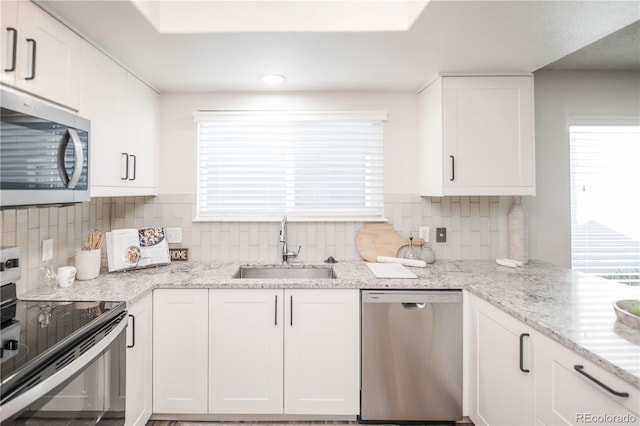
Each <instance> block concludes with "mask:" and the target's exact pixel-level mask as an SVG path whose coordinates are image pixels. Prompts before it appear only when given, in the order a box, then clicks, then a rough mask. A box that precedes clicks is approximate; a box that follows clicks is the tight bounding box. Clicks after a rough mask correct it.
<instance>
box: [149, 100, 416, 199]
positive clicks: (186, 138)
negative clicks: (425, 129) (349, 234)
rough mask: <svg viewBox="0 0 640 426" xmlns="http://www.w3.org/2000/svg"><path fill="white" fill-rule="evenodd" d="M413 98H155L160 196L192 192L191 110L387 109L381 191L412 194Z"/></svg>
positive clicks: (193, 130)
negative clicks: (158, 122)
mask: <svg viewBox="0 0 640 426" xmlns="http://www.w3.org/2000/svg"><path fill="white" fill-rule="evenodd" d="M417 105H418V97H417V95H416V94H415V93H414V92H337V93H332V92H321V93H320V92H316V93H309V92H290V93H280V92H278V93H276V92H256V93H223V92H217V93H176V94H172V93H168V94H162V95H161V96H160V166H161V168H160V183H159V188H158V191H159V193H160V194H195V192H196V130H197V128H196V124H195V123H194V122H193V116H192V114H193V112H194V111H196V110H199V109H211V110H216V109H217V110H289V109H292V110H376V111H387V112H388V113H389V120H388V121H387V123H386V124H385V126H384V162H385V164H384V192H385V193H402V194H414V193H418V168H417V167H418V160H417V158H416V155H417V152H418V122H417V120H418V106H417Z"/></svg>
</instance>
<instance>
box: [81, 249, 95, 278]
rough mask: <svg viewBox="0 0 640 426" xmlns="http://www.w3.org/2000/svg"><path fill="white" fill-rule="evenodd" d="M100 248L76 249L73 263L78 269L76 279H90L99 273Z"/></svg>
mask: <svg viewBox="0 0 640 426" xmlns="http://www.w3.org/2000/svg"><path fill="white" fill-rule="evenodd" d="M100 257H101V250H100V249H95V250H81V249H76V253H75V265H76V269H77V270H78V271H77V273H76V279H78V280H92V279H94V278H97V277H98V275H100V261H101V258H100Z"/></svg>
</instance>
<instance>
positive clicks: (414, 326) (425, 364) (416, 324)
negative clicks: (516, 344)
mask: <svg viewBox="0 0 640 426" xmlns="http://www.w3.org/2000/svg"><path fill="white" fill-rule="evenodd" d="M361 312H362V332H361V345H362V362H361V373H362V374H361V378H362V379H361V380H362V383H361V394H360V418H359V420H360V421H361V422H362V423H367V422H369V423H403V422H428V421H440V422H443V421H445V422H448V421H456V420H461V419H462V292H461V291H460V290H437V291H432V290H424V291H400V290H399V291H392V290H389V291H374V290H365V291H362V311H361Z"/></svg>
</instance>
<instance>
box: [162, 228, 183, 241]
mask: <svg viewBox="0 0 640 426" xmlns="http://www.w3.org/2000/svg"><path fill="white" fill-rule="evenodd" d="M166 233H167V234H166V235H167V242H168V243H169V244H181V243H182V228H167V229H166Z"/></svg>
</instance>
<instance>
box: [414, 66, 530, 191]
mask: <svg viewBox="0 0 640 426" xmlns="http://www.w3.org/2000/svg"><path fill="white" fill-rule="evenodd" d="M533 117H534V109H533V77H532V76H503V77H493V76H492V77H488V76H486V77H463V76H447V77H441V78H439V79H438V80H436V81H435V82H433V83H432V84H431V85H429V86H428V87H427V88H426V89H425V90H423V91H422V92H421V93H420V95H419V124H420V126H419V162H420V163H419V170H420V195H423V196H449V195H535V143H534V120H533Z"/></svg>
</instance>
